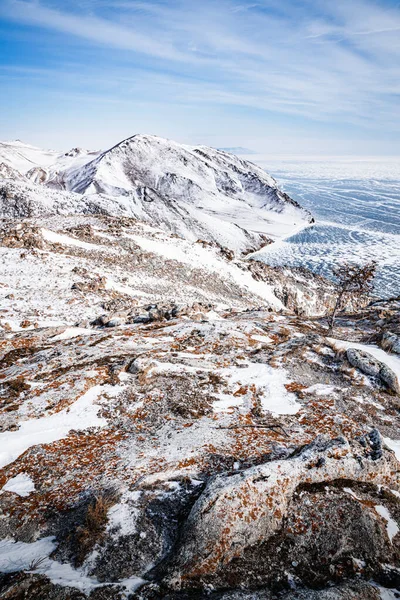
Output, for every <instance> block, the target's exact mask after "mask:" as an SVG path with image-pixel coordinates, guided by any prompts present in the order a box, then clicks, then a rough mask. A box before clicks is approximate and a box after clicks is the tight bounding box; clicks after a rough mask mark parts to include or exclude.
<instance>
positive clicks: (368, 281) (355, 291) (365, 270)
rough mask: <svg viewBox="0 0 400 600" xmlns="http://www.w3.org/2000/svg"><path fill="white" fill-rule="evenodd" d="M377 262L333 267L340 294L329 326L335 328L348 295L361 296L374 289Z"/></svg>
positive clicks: (344, 264)
mask: <svg viewBox="0 0 400 600" xmlns="http://www.w3.org/2000/svg"><path fill="white" fill-rule="evenodd" d="M376 268H377V263H376V262H375V261H371V262H369V263H366V264H365V265H362V266H358V265H355V264H351V263H343V264H341V265H338V266H337V267H336V268H335V269H333V274H334V275H335V277H336V279H337V285H338V295H337V298H336V303H335V307H334V309H333V312H332V314H331V316H330V317H329V321H328V322H329V328H330V329H333V326H334V324H335V319H336V315H337V313H338V311H339V310H340V309H341V308H342V307H343V303H344V301H345V300H346V298H347V297H349V296H350V295H352V296H353V297H354V296H356V297H360V296H363V295H364V294H370V293H371V292H372V290H373V289H374V277H375V274H376Z"/></svg>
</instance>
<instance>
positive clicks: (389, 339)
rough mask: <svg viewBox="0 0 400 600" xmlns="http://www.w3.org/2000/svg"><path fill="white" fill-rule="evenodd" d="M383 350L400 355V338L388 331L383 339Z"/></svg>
mask: <svg viewBox="0 0 400 600" xmlns="http://www.w3.org/2000/svg"><path fill="white" fill-rule="evenodd" d="M382 348H383V349H384V350H388V351H389V352H394V353H395V354H400V337H399V336H398V335H396V334H395V333H392V332H390V331H387V332H386V333H384V334H383V337H382Z"/></svg>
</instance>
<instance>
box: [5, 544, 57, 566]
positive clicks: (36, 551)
mask: <svg viewBox="0 0 400 600" xmlns="http://www.w3.org/2000/svg"><path fill="white" fill-rule="evenodd" d="M56 546H57V544H56V543H55V541H54V537H46V538H42V539H41V540H38V541H37V542H33V543H31V544H26V543H24V542H15V541H14V540H10V539H5V540H0V572H2V573H12V572H14V571H20V570H21V569H29V568H30V567H31V566H32V563H33V562H34V561H37V560H38V559H40V558H42V557H47V556H48V555H49V554H50V553H51V552H53V550H54V549H55V548H56Z"/></svg>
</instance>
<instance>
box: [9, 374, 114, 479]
mask: <svg viewBox="0 0 400 600" xmlns="http://www.w3.org/2000/svg"><path fill="white" fill-rule="evenodd" d="M106 390H107V391H108V392H110V393H113V394H114V393H116V390H115V386H114V387H113V386H101V385H96V386H94V387H92V388H91V389H90V390H88V391H87V392H86V394H83V396H81V397H80V398H79V400H77V401H76V402H75V403H74V404H72V406H70V407H68V408H67V409H65V410H62V411H60V412H59V413H55V414H53V415H50V416H49V417H42V418H40V419H31V420H29V421H23V422H22V423H21V425H20V428H19V429H18V430H17V431H6V432H4V433H0V468H1V467H4V466H5V465H7V464H9V463H11V462H13V461H14V460H15V459H16V458H18V456H20V455H21V454H23V453H24V452H25V451H26V450H28V448H30V447H31V446H35V445H36V444H48V443H50V442H54V441H56V440H60V439H62V438H64V437H66V436H67V435H68V432H69V431H70V430H71V429H77V430H83V429H87V428H88V427H103V426H105V425H106V423H107V422H106V420H105V419H103V418H101V417H98V416H97V413H98V412H99V410H100V406H98V405H95V404H94V402H95V401H96V400H97V399H98V397H99V396H100V394H101V393H102V392H103V391H106Z"/></svg>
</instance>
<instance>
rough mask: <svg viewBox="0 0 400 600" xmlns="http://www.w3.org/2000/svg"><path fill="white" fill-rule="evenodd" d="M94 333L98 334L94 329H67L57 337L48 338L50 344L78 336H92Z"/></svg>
mask: <svg viewBox="0 0 400 600" xmlns="http://www.w3.org/2000/svg"><path fill="white" fill-rule="evenodd" d="M95 333H99V332H97V331H96V330H94V329H86V328H85V327H67V329H66V330H65V331H63V332H62V333H60V334H59V335H55V336H54V337H52V338H50V339H51V341H52V342H59V341H60V340H70V339H72V338H75V337H78V336H79V335H93V334H95Z"/></svg>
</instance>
